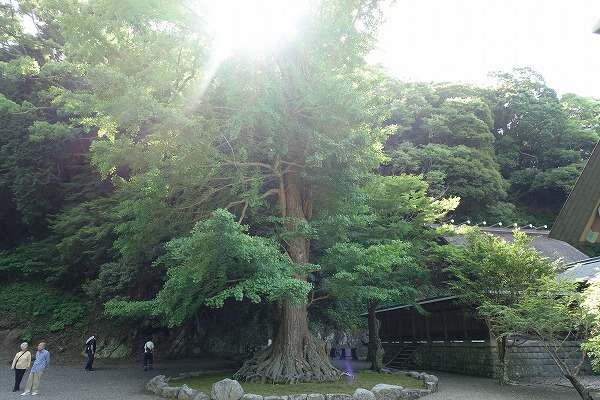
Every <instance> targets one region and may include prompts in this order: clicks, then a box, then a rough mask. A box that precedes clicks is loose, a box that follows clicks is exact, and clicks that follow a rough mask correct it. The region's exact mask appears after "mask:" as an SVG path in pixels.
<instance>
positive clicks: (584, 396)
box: [565, 374, 592, 400]
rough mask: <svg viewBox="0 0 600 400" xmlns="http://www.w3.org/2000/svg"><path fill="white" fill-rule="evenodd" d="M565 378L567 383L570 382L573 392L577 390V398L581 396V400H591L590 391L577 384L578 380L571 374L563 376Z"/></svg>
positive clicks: (579, 383)
mask: <svg viewBox="0 0 600 400" xmlns="http://www.w3.org/2000/svg"><path fill="white" fill-rule="evenodd" d="M565 378H567V379H568V380H569V382H571V385H573V387H574V388H575V390H577V393H579V396H581V398H582V399H583V400H592V395H591V394H590V390H589V389H588V388H586V387H585V386H584V385H583V384H582V383H581V382H579V379H577V377H575V376H573V375H571V374H565Z"/></svg>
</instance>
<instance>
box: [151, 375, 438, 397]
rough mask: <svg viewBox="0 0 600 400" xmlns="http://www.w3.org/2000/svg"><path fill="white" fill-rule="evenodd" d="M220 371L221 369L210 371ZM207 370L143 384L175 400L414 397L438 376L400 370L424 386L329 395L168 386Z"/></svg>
mask: <svg viewBox="0 0 600 400" xmlns="http://www.w3.org/2000/svg"><path fill="white" fill-rule="evenodd" d="M212 372H223V371H212ZM206 373H210V371H202V372H187V373H182V374H179V375H178V376H177V377H176V378H173V379H171V378H167V377H166V376H164V375H157V376H155V377H154V378H152V379H150V380H149V381H148V383H146V386H145V389H146V391H148V392H150V393H153V394H155V395H157V396H160V397H164V398H167V399H176V400H416V399H418V398H420V397H423V396H426V395H428V394H431V393H435V392H437V391H438V378H437V376H435V375H431V374H427V373H425V372H417V371H399V372H395V373H396V374H403V375H406V376H410V377H411V378H414V379H418V380H420V381H422V382H423V384H424V385H425V388H424V389H409V388H406V389H405V388H404V387H402V386H397V385H388V384H385V383H380V384H378V385H375V386H373V388H372V389H371V390H367V389H363V388H358V389H356V391H355V392H354V394H348V393H329V394H318V393H311V394H290V395H281V396H262V395H258V394H252V393H244V389H242V386H241V385H240V383H239V382H238V381H235V380H232V379H223V380H221V381H219V382H216V383H215V384H213V387H212V391H211V394H210V395H208V394H206V393H203V392H199V391H197V390H196V389H192V388H190V387H189V386H187V385H185V384H184V385H182V386H169V382H170V381H176V380H180V379H184V378H190V377H194V376H199V375H202V374H206Z"/></svg>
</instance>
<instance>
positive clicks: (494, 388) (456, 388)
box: [423, 372, 580, 400]
mask: <svg viewBox="0 0 600 400" xmlns="http://www.w3.org/2000/svg"><path fill="white" fill-rule="evenodd" d="M433 374H434V375H437V377H438V378H439V379H440V383H439V385H440V386H439V392H437V393H434V394H432V395H429V396H427V397H424V398H423V399H424V400H425V399H426V400H576V399H578V398H580V397H579V395H578V394H577V392H576V391H575V389H572V388H565V387H560V386H520V385H519V386H514V385H505V386H500V385H498V383H497V381H495V380H493V379H487V378H474V377H470V376H463V375H454V374H448V373H445V372H433Z"/></svg>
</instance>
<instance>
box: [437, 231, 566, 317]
mask: <svg viewBox="0 0 600 400" xmlns="http://www.w3.org/2000/svg"><path fill="white" fill-rule="evenodd" d="M513 236H514V241H513V242H511V243H508V242H506V241H504V240H502V239H500V238H497V237H495V236H492V235H489V234H485V233H480V232H477V231H474V232H471V233H467V236H466V243H465V246H464V247H461V248H457V249H456V251H455V252H453V253H452V254H451V255H450V258H449V260H448V261H449V262H450V267H449V268H448V269H449V272H451V273H452V275H453V276H454V278H455V280H454V281H452V282H451V286H452V288H453V289H454V290H455V292H456V293H457V294H458V295H459V296H460V297H461V299H462V300H463V301H465V302H467V303H470V304H473V305H475V306H476V307H481V306H482V305H484V304H492V305H501V306H512V305H513V304H516V303H518V302H519V301H520V299H522V297H523V296H524V294H525V293H526V292H527V291H528V290H531V289H533V288H535V287H537V286H538V284H539V283H540V282H541V281H542V280H544V279H554V277H555V275H556V271H557V268H558V267H559V265H560V264H559V262H551V261H550V260H548V259H546V258H544V257H543V256H541V255H540V253H538V251H537V250H536V249H534V248H533V247H531V246H530V245H529V242H530V241H531V239H530V238H529V237H528V236H527V235H526V234H525V233H523V232H520V231H519V230H515V231H513Z"/></svg>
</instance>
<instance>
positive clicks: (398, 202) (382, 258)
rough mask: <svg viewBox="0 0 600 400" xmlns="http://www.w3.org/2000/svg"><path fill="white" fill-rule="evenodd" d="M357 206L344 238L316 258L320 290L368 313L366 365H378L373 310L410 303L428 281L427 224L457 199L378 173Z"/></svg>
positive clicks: (407, 178) (410, 179)
mask: <svg viewBox="0 0 600 400" xmlns="http://www.w3.org/2000/svg"><path fill="white" fill-rule="evenodd" d="M361 198H362V199H363V202H364V203H363V204H361V205H362V207H361V206H356V207H354V208H353V210H354V215H352V216H351V218H350V221H351V223H349V224H346V225H343V226H339V225H338V229H340V230H346V235H345V236H346V237H345V239H343V240H339V241H338V242H337V243H335V244H333V245H332V246H331V247H330V248H328V249H327V252H326V255H325V256H324V257H323V258H322V259H321V260H320V263H321V264H322V266H323V271H322V273H323V274H324V275H325V283H324V285H323V286H324V289H325V290H326V291H327V292H329V294H330V295H331V296H332V297H333V298H334V299H336V300H337V299H339V300H341V302H342V303H343V304H347V303H348V302H352V301H354V302H356V303H358V304H360V305H361V306H362V307H363V309H366V311H367V315H368V330H369V354H368V359H369V361H370V362H371V369H373V370H375V371H380V370H381V369H382V367H383V365H382V359H383V348H382V346H381V340H380V338H379V321H378V320H377V316H376V312H377V308H378V307H379V306H380V305H384V304H399V303H401V304H415V303H416V302H417V300H418V299H419V298H420V297H422V296H423V290H424V289H425V288H426V287H427V285H428V284H429V271H428V269H427V255H428V254H431V253H433V250H432V247H434V246H435V241H434V239H435V233H434V232H433V230H432V229H431V228H429V227H428V224H430V223H432V222H433V221H435V220H437V219H439V218H440V217H442V216H443V215H444V214H445V213H446V212H447V211H449V210H451V209H454V208H455V207H456V205H457V204H458V199H448V200H434V199H432V198H431V197H429V196H428V195H427V183H425V182H424V181H423V180H422V179H421V178H420V177H418V176H414V175H400V176H379V177H376V178H374V179H373V180H372V181H371V182H369V184H367V185H365V187H364V191H363V196H362V197H361Z"/></svg>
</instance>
